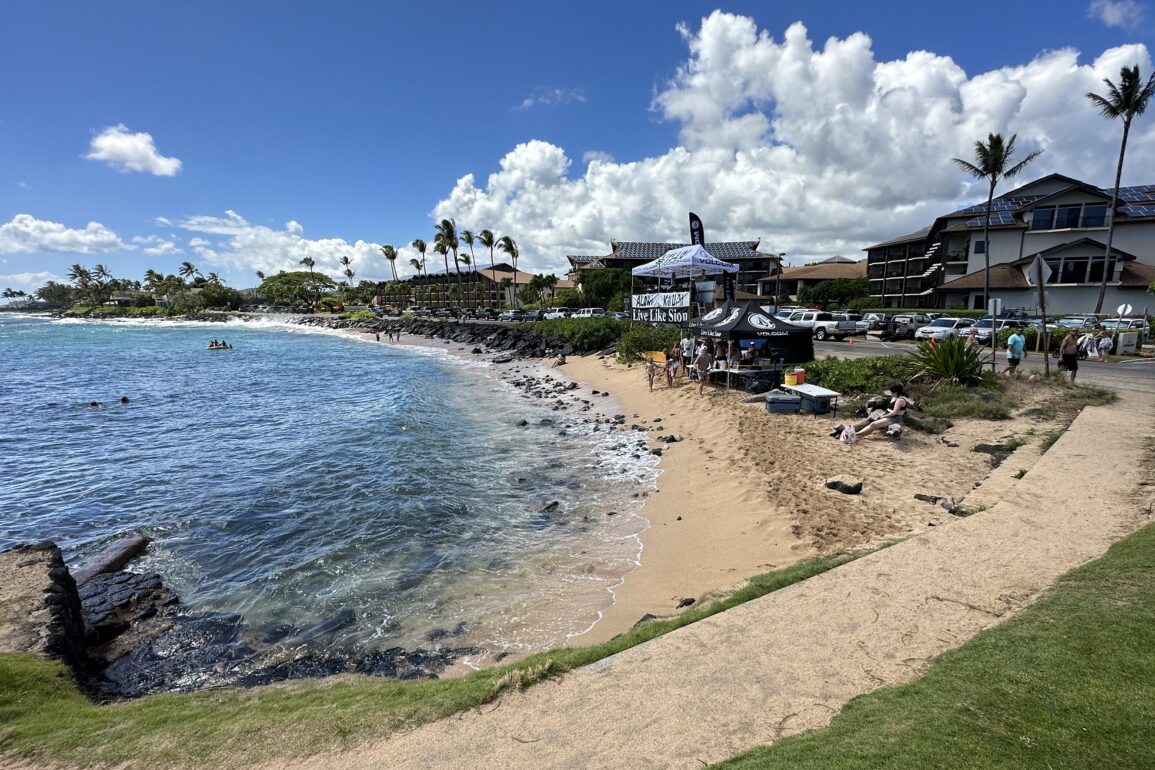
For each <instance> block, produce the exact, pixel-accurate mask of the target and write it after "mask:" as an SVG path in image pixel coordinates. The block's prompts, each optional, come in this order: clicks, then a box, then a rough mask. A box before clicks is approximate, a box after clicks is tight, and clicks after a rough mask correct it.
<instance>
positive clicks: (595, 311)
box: [570, 307, 606, 318]
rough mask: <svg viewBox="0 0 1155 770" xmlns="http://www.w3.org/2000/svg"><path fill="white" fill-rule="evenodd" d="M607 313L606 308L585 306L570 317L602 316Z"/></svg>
mask: <svg viewBox="0 0 1155 770" xmlns="http://www.w3.org/2000/svg"><path fill="white" fill-rule="evenodd" d="M605 314H606V311H605V309H604V308H600V307H583V308H582V309H581V310H579V311H577V312H576V313H574V314H573V315H571V316H570V318H601V317H602V316H604V315H605Z"/></svg>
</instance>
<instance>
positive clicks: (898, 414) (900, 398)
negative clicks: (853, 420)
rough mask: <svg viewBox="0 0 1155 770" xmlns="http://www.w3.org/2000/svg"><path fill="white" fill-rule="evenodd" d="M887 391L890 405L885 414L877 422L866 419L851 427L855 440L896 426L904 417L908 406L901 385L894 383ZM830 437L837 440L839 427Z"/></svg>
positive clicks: (840, 429)
mask: <svg viewBox="0 0 1155 770" xmlns="http://www.w3.org/2000/svg"><path fill="white" fill-rule="evenodd" d="M887 390H889V391H890V404H889V406H888V408H887V412H886V414H884V415H883V416H882V417H879V418H878V419H877V420H871V419H870V418H867V419H865V420H863V421H862V422H860V423H859V424H858V425H855V426H853V430H854V436H855V438H856V439H859V438H862V437H863V436H869V435H870V434H871V433H874V431H876V430H885V429H886V428H889V427H890V426H891V425H897V424H899V423H901V422H902V418H903V417H905V416H906V410H907V408H908V407H909V406H910V404H909V403H908V402H907V400H906V396H904V395H903V389H902V385H900V384H898V383H897V382H896V383H895V384H893V385H891V386H890V387H889V388H888V389H887ZM831 435H833V436H834V437H835V438H839V437H840V436H841V435H842V428H841V426H840V427H839V428H838V429H836V432H835V433H832V434H831Z"/></svg>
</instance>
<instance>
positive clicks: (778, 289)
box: [758, 257, 866, 299]
mask: <svg viewBox="0 0 1155 770" xmlns="http://www.w3.org/2000/svg"><path fill="white" fill-rule="evenodd" d="M865 277H866V260H865V259H858V260H855V259H850V258H849V257H830V258H829V259H823V260H821V261H819V262H815V263H813V264H809V265H802V266H800V267H787V268H783V270H782V273H781V275H772V276H769V277H766V278H761V279H759V280H758V295H759V296H762V297H773V296H775V294H778V295H779V296H782V297H787V296H789V297H793V298H795V299H797V297H798V292H800V291H802V289H804V288H805V287H807V286H813V285H814V284H816V283H822V282H823V281H833V280H834V279H836V278H865Z"/></svg>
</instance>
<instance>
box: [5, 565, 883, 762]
mask: <svg viewBox="0 0 1155 770" xmlns="http://www.w3.org/2000/svg"><path fill="white" fill-rule="evenodd" d="M865 553H868V552H866V551H864V552H860V553H856V554H851V555H841V556H835V557H830V558H824V559H810V560H807V561H804V562H800V563H798V564H795V565H793V566H790V567H787V568H785V569H781V570H776V571H774V572H768V573H766V574H763V575H759V576H757V577H754V578H752V579H751V580H750V581H749V582H748V584H747V585H746V586H744V587H743V588H741V589H739V590H738V591H736V592H735V593H733V594H730V595H728V596H726V597H723V598H720V599H717V600H715V601H707V602H702V603H701V606H697V607H694V608H692V609H690V610H687V611H686V612H684V613H682V614H680V615H677V616H675V617H672V618H668V619H661V620H653V621H650V622H648V623H645V624H643V625H641V626H638V627H637V628H635V629H633V630H631V631H629V632H627V633H625V634H622V635H621V636H619V637H617V638H615V639H613V640H611V641H609V642H606V643H605V644H600V645H596V646H591V647H575V648H563V649H557V650H551V651H549V652H545V653H540V654H537V655H534V656H532V657H530V658H527V659H525V660H521V661H518V662H517V663H513V664H510V665H506V666H499V667H495V668H492V669H486V670H484V671H479V672H476V673H474V674H470V675H469V676H464V677H460V678H454V679H444V680H436V681H424V682H409V683H399V682H397V681H394V680H390V679H373V678H368V677H352V676H350V677H342V678H339V679H329V680H323V681H305V682H294V683H291V684H283V685H271V686H267V687H258V688H253V689H250V690H234V689H228V690H221V691H215V692H200V693H189V694H173V695H156V696H151V697H147V698H141V699H139V700H135V701H128V702H123V703H117V704H112V705H105V706H100V705H96V704H94V703H92V702H91V701H89V700H88V699H87V698H86V697H85V696H84V695H82V694H81V693H80V692H79V691H78V690H77V688H76V686H75V685H74V684H73V682H72V679H71V678H70V677H69V675H68V674H67V673H66V671H65V669H64V667H63V666H62V665H60V664H59V663H54V662H48V661H44V660H40V659H38V658H34V657H31V656H27V655H11V654H9V655H0V759H2V757H3V755H9V756H17V757H24V758H31V759H38V760H43V761H48V762H67V763H69V764H71V765H76V766H81V767H84V766H93V765H104V766H110V765H119V764H120V763H131V766H132V767H143V768H157V767H196V768H202V767H207V766H213V767H216V768H225V767H248V766H251V765H253V764H255V763H257V762H259V761H260V760H262V759H276V758H280V757H294V756H306V755H310V754H315V753H318V752H321V751H325V750H328V749H339V748H345V747H348V746H350V745H353V744H355V743H357V742H360V741H365V740H369V739H373V738H382V737H384V736H387V735H389V734H390V733H392V732H394V731H395V730H398V729H401V728H406V727H411V726H414V725H418V724H422V723H425V722H430V721H433V720H435V719H440V718H443V717H446V716H450V715H452V714H456V713H459V712H461V711H465V710H467V709H470V708H473V707H475V706H479V705H482V704H484V703H487V702H489V701H491V700H493V699H494V698H495V697H497V695H499V694H500V693H501V692H502V691H504V690H506V689H511V688H518V687H526V686H528V685H531V684H533V683H534V682H536V681H540V680H542V679H545V678H549V677H552V676H556V675H558V674H562V673H564V672H566V671H569V670H571V669H573V668H576V667H578V666H582V665H586V664H588V663H592V662H594V661H597V660H600V659H602V658H605V657H607V656H609V655H612V654H614V653H616V652H621V651H622V650H625V649H628V648H630V647H633V646H635V645H637V644H640V643H642V642H644V641H647V640H649V639H652V638H654V637H656V636H660V635H662V634H665V633H668V632H670V631H672V630H674V629H676V628H679V627H681V626H684V625H688V624H689V623H693V622H695V621H697V620H701V619H702V618H705V617H708V616H710V615H713V614H715V613H718V612H721V611H723V610H725V609H728V608H730V607H733V606H735V605H738V604H741V603H743V602H747V601H750V600H751V599H756V598H758V597H759V596H763V595H765V594H768V593H770V592H772V591H776V590H778V589H780V588H784V587H786V586H788V585H792V584H794V583H797V582H799V581H802V580H805V579H806V578H808V577H812V576H813V575H817V574H819V573H821V572H825V571H827V570H829V569H833V568H834V567H837V566H839V565H841V564H845V563H846V562H848V561H852V560H854V559H856V558H858V557H859V556H862V555H865ZM0 764H2V761H0ZM467 765H468V760H467V758H462V766H463V767H464V766H467Z"/></svg>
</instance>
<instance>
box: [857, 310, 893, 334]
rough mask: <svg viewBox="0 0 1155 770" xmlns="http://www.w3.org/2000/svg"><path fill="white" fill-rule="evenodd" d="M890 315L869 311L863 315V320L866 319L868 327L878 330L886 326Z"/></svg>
mask: <svg viewBox="0 0 1155 770" xmlns="http://www.w3.org/2000/svg"><path fill="white" fill-rule="evenodd" d="M890 316H891V314H890V313H867V314H866V315H864V316H862V320H863V321H866V324H867V327H866V328H867V329H869V330H870V331H878V330H880V329H884V328H886V322H887V320H888V319H889V318H890Z"/></svg>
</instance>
